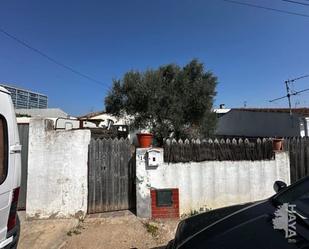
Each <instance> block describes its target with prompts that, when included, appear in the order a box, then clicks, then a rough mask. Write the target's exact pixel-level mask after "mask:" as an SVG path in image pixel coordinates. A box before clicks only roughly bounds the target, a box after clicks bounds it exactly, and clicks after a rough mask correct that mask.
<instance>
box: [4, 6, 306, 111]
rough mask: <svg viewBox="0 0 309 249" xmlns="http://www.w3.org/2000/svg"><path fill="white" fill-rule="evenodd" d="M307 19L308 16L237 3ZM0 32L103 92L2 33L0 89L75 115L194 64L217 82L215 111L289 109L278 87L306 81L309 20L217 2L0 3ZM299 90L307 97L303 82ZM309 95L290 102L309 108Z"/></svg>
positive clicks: (301, 10)
mask: <svg viewBox="0 0 309 249" xmlns="http://www.w3.org/2000/svg"><path fill="white" fill-rule="evenodd" d="M240 1H243V2H247V3H255V4H259V5H263V6H269V7H273V8H278V9H284V10H289V11H296V12H299V13H304V14H308V15H309V6H300V5H299V6H296V5H295V4H291V3H287V2H283V1H281V0H272V1H269V0H259V1H258V0H250V1H249V0H240ZM0 27H1V28H3V29H5V30H6V31H8V32H9V33H11V34H13V35H15V36H17V37H18V38H20V39H21V40H23V41H25V42H28V43H30V44H31V45H32V46H33V47H35V48H37V49H40V50H42V51H44V52H45V53H47V54H48V55H50V56H52V57H53V58H55V59H57V60H59V61H61V62H63V63H65V64H67V65H69V66H71V67H73V68H75V69H77V70H79V71H81V72H83V73H85V74H87V75H89V76H91V77H93V78H95V79H97V80H99V81H101V82H103V84H104V86H101V85H97V84H95V83H93V82H91V81H88V80H86V79H84V78H81V77H79V76H77V75H75V74H73V73H71V72H69V71H67V70H65V69H63V68H61V67H59V66H57V65H55V64H53V63H51V62H50V61H48V60H46V59H45V58H42V57H41V56H40V55H38V54H36V53H34V52H33V51H31V50H29V49H27V48H25V47H23V46H21V45H20V44H18V43H16V42H15V41H13V40H11V39H10V38H8V37H6V36H5V35H3V34H1V33H0V45H1V46H0V82H4V83H9V84H13V85H17V86H19V87H23V88H27V89H32V90H35V91H39V92H42V93H45V94H47V95H48V97H49V106H50V107H60V108H62V109H63V110H65V111H66V112H69V113H70V114H73V115H79V114H84V113H87V112H90V111H96V110H102V109H104V104H103V100H104V96H105V95H106V93H107V90H108V89H109V88H110V86H111V83H112V79H113V78H120V77H121V76H122V75H123V74H124V73H125V72H126V71H128V70H131V69H138V70H145V69H147V68H155V67H158V66H159V65H162V64H167V63H177V64H180V65H184V64H185V63H187V62H188V61H190V60H191V59H192V58H198V59H199V60H200V61H202V62H204V63H205V66H206V68H207V69H208V70H211V71H212V72H213V73H214V74H216V75H217V76H218V78H219V85H218V87H217V92H218V95H217V97H216V102H215V104H216V106H217V105H219V104H220V103H225V104H226V106H227V107H242V106H243V105H244V101H246V102H247V106H248V107H266V106H270V107H285V106H287V103H286V100H283V101H279V102H277V103H275V104H269V103H268V100H269V99H272V98H275V97H279V96H281V95H284V94H285V91H284V90H285V89H284V84H283V82H284V80H286V79H288V78H293V77H297V76H300V75H303V74H309V47H308V44H309V32H308V27H309V18H305V17H298V16H293V15H287V14H281V13H276V12H272V11H267V10H261V9H255V8H249V7H245V6H240V5H236V4H231V3H227V2H224V1H222V0H208V1H206V0H195V1H189V0H182V1H180V0H156V1H145V0H131V1H125V0H123V1H119V0H114V1H99V0H98V1H81V0H80V1H79V0H75V1H58V0H57V1H17V0H10V1H2V2H1V8H0ZM294 87H295V89H296V90H298V89H303V88H309V78H308V79H307V80H302V81H298V82H297V83H295V85H294ZM308 97H309V92H308V93H306V94H303V95H301V96H298V97H296V98H294V99H293V106H295V103H296V104H297V106H298V107H300V106H308V105H309V99H308Z"/></svg>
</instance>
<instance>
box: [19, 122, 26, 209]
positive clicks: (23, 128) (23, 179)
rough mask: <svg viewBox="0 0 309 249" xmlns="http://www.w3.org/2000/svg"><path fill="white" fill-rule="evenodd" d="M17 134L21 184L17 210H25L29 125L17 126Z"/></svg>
mask: <svg viewBox="0 0 309 249" xmlns="http://www.w3.org/2000/svg"><path fill="white" fill-rule="evenodd" d="M18 132H19V139H20V144H21V146H22V150H21V183H20V193H19V199H18V209H19V210H24V209H26V199H27V175H28V141H29V124H18Z"/></svg>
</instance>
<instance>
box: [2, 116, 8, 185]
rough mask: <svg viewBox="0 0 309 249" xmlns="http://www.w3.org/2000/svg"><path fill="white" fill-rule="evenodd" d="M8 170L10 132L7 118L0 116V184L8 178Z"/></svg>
mask: <svg viewBox="0 0 309 249" xmlns="http://www.w3.org/2000/svg"><path fill="white" fill-rule="evenodd" d="M7 169H8V132H7V124H6V120H5V118H4V117H3V116H2V115H0V184H2V183H3V182H4V180H5V178H6V175H7Z"/></svg>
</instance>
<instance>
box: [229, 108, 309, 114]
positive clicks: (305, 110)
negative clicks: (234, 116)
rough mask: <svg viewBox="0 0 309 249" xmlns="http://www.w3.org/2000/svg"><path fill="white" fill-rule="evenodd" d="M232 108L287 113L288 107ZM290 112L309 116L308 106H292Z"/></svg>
mask: <svg viewBox="0 0 309 249" xmlns="http://www.w3.org/2000/svg"><path fill="white" fill-rule="evenodd" d="M232 110H238V111H248V112H276V113H289V112H290V109H289V108H233V109H232ZM292 113H296V114H300V115H306V116H309V108H292Z"/></svg>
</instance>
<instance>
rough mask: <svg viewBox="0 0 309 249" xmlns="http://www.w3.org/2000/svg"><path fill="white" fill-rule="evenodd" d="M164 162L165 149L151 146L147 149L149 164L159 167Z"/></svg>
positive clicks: (149, 165)
mask: <svg viewBox="0 0 309 249" xmlns="http://www.w3.org/2000/svg"><path fill="white" fill-rule="evenodd" d="M162 163H163V149H161V148H151V149H149V150H147V166H148V167H158V166H159V165H160V164H162Z"/></svg>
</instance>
